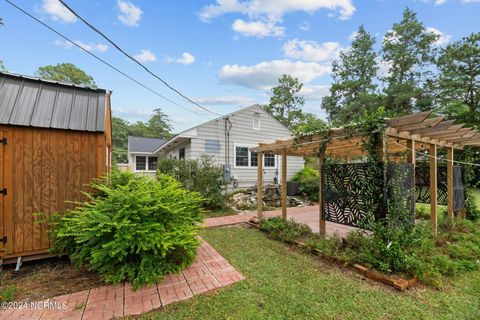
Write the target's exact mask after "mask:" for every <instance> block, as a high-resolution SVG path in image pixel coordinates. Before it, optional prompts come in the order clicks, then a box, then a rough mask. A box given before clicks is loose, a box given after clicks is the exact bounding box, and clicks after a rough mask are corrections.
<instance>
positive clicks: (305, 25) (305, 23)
mask: <svg viewBox="0 0 480 320" xmlns="http://www.w3.org/2000/svg"><path fill="white" fill-rule="evenodd" d="M299 28H300V30H302V31H309V30H310V23H309V22H308V21H303V22H302V24H301V25H300V26H299Z"/></svg>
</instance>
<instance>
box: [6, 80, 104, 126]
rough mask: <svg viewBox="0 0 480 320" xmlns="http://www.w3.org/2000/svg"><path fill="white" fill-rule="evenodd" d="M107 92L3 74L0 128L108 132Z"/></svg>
mask: <svg viewBox="0 0 480 320" xmlns="http://www.w3.org/2000/svg"><path fill="white" fill-rule="evenodd" d="M106 95H107V91H106V90H104V89H92V88H88V87H85V86H79V85H73V84H66V83H60V82H55V81H48V80H42V79H39V78H34V77H29V76H24V75H18V74H13V73H7V72H0V110H1V111H2V112H0V124H10V125H19V126H32V127H40V128H55V129H67V130H79V131H92V132H103V131H105V112H106Z"/></svg>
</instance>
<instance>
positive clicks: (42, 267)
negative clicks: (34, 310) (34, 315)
mask: <svg viewBox="0 0 480 320" xmlns="http://www.w3.org/2000/svg"><path fill="white" fill-rule="evenodd" d="M14 270H15V265H14V264H13V265H7V266H4V267H3V271H2V273H1V274H0V296H1V297H0V300H1V301H17V302H19V301H40V300H44V299H48V298H53V297H55V296H59V295H64V294H68V293H73V292H79V291H83V290H88V289H92V288H96V287H99V286H101V285H103V282H102V280H101V278H100V276H99V275H97V274H96V273H92V272H89V271H88V270H85V269H77V268H75V267H74V266H72V265H71V263H70V261H69V260H68V259H67V258H50V259H45V260H43V261H31V262H25V263H24V264H23V265H22V268H21V269H20V272H19V273H15V272H14Z"/></svg>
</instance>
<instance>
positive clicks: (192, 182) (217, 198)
mask: <svg viewBox="0 0 480 320" xmlns="http://www.w3.org/2000/svg"><path fill="white" fill-rule="evenodd" d="M158 173H159V174H160V175H161V174H168V175H171V176H173V177H175V179H177V180H178V181H179V182H180V183H181V184H182V185H183V186H184V187H185V188H187V189H188V190H191V191H195V192H198V193H199V194H201V195H202V197H203V198H204V203H203V204H204V206H205V207H206V208H207V209H212V210H218V209H225V208H226V204H225V194H224V186H225V182H224V179H223V169H222V168H221V167H219V166H217V165H215V163H214V162H213V161H212V159H211V157H207V156H202V157H201V158H200V160H177V159H161V160H160V163H159V165H158Z"/></svg>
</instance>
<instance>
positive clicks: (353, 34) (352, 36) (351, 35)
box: [348, 31, 358, 41]
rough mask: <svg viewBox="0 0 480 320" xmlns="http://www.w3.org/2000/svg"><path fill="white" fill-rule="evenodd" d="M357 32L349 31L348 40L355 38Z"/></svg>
mask: <svg viewBox="0 0 480 320" xmlns="http://www.w3.org/2000/svg"><path fill="white" fill-rule="evenodd" d="M357 34H358V32H357V31H353V32H352V33H350V35H349V36H348V40H350V41H353V40H355V38H356V37H357Z"/></svg>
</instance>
